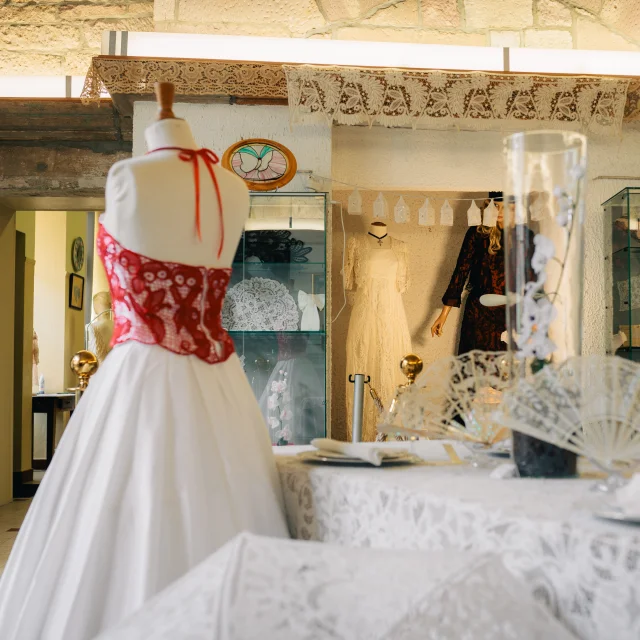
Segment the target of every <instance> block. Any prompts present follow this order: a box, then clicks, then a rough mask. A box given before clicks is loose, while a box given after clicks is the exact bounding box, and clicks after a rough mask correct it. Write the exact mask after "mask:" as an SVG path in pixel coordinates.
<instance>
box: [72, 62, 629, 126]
mask: <svg viewBox="0 0 640 640" xmlns="http://www.w3.org/2000/svg"><path fill="white" fill-rule="evenodd" d="M158 81H167V82H173V83H174V84H175V86H176V94H177V95H178V96H189V95H193V96H197V95H206V96H232V97H236V98H248V99H260V100H273V101H283V102H284V101H286V100H288V103H289V109H290V112H291V120H292V122H294V123H308V122H318V121H321V122H325V123H327V124H329V125H331V124H345V125H369V126H372V125H374V124H378V125H383V126H387V127H416V128H417V127H420V128H431V129H450V128H453V129H472V130H508V129H526V128H540V127H552V128H553V127H558V128H575V129H580V130H583V131H587V132H589V133H594V134H608V135H619V134H620V130H621V126H622V122H623V121H624V122H630V121H636V120H640V81H638V80H637V79H629V78H613V77H607V78H602V77H590V76H544V75H528V74H527V75H525V74H513V73H485V72H453V71H437V70H435V71H433V70H432V71H430V70H407V69H364V68H349V67H318V66H308V65H301V66H291V65H282V64H277V63H253V62H219V61H215V60H180V59H173V60H161V59H140V58H126V57H118V56H98V57H96V58H93V60H92V63H91V68H90V69H89V73H88V74H87V78H86V80H85V85H84V89H83V92H82V98H83V100H84V102H96V101H99V99H100V97H105V96H107V95H116V94H128V95H134V96H136V95H149V94H152V93H153V85H154V83H155V82H158Z"/></svg>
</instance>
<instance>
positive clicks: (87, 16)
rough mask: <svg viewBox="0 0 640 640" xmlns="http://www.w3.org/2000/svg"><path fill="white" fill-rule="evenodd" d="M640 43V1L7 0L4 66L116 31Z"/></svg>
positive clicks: (91, 46)
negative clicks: (104, 32)
mask: <svg viewBox="0 0 640 640" xmlns="http://www.w3.org/2000/svg"><path fill="white" fill-rule="evenodd" d="M154 29H155V30H157V31H173V32H192V33H219V34H228V35H255V36H279V37H298V38H334V39H344V40H383V41H384V40H386V41H396V42H422V43H435V44H462V45H480V46H483V45H493V46H509V47H517V46H526V47H543V48H577V49H614V50H637V49H640V0H155V2H154V0H0V75H12V74H13V75H18V74H19V75H22V74H31V75H58V74H65V75H83V74H84V73H85V72H86V69H87V66H88V61H89V59H90V57H91V56H92V55H96V54H97V53H99V51H100V42H101V35H102V32H103V31H108V30H129V31H153V30H154Z"/></svg>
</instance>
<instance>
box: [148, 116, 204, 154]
mask: <svg viewBox="0 0 640 640" xmlns="http://www.w3.org/2000/svg"><path fill="white" fill-rule="evenodd" d="M145 139H146V141H147V149H148V150H149V151H155V150H156V149H162V148H164V147H180V148H181V149H197V148H198V145H197V144H196V141H195V139H194V137H193V134H192V133H191V128H190V127H189V125H188V124H187V121H186V120H182V119H181V118H166V119H165V120H159V121H158V122H155V123H154V124H152V125H151V126H150V127H147V130H146V131H145Z"/></svg>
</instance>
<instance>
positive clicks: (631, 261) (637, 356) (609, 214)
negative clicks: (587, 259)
mask: <svg viewBox="0 0 640 640" xmlns="http://www.w3.org/2000/svg"><path fill="white" fill-rule="evenodd" d="M602 206H603V207H604V212H605V216H606V220H607V221H608V222H609V223H610V225H611V253H610V255H611V277H612V280H611V283H612V296H611V307H610V309H609V311H610V314H609V317H610V318H611V321H612V335H613V337H612V345H611V350H610V352H611V353H615V354H616V355H618V356H622V357H623V358H628V359H630V360H634V361H640V187H636V188H626V189H623V190H622V191H620V193H617V194H616V195H615V196H613V197H612V198H610V199H609V200H607V201H606V202H605V203H604V204H603V205H602Z"/></svg>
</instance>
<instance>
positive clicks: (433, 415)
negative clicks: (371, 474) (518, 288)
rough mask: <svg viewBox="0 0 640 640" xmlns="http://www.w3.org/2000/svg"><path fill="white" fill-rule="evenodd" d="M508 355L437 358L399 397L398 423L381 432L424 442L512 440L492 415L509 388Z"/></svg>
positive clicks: (484, 353) (483, 353)
mask: <svg viewBox="0 0 640 640" xmlns="http://www.w3.org/2000/svg"><path fill="white" fill-rule="evenodd" d="M509 372H510V368H509V361H508V357H507V354H506V353H504V352H488V351H470V352H469V353H465V354H463V355H460V356H452V357H448V358H443V359H442V360H438V361H437V362H435V363H434V364H432V365H431V366H429V367H428V368H427V369H426V371H425V372H424V373H423V374H422V375H421V376H420V378H419V379H418V381H417V382H416V384H415V385H412V386H411V387H409V388H407V389H406V391H405V392H404V393H403V394H402V395H401V396H399V398H398V405H399V406H398V408H397V409H396V419H395V420H389V419H387V420H385V421H383V424H381V425H380V426H379V427H378V429H379V430H380V431H383V432H388V433H391V432H394V433H395V432H400V433H404V434H407V435H411V436H417V437H420V438H433V439H438V438H454V439H458V440H466V441H469V442H476V443H479V444H483V445H492V444H495V443H496V442H499V441H501V440H505V439H506V438H508V437H509V430H508V429H506V428H504V427H503V426H500V425H496V424H495V421H494V420H493V417H492V414H493V412H494V411H495V409H496V407H497V406H498V405H499V403H500V402H501V399H502V393H503V391H504V389H505V388H506V387H507V385H508V384H509V380H510V376H509Z"/></svg>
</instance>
